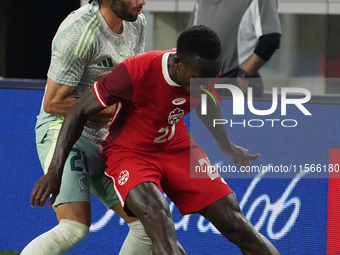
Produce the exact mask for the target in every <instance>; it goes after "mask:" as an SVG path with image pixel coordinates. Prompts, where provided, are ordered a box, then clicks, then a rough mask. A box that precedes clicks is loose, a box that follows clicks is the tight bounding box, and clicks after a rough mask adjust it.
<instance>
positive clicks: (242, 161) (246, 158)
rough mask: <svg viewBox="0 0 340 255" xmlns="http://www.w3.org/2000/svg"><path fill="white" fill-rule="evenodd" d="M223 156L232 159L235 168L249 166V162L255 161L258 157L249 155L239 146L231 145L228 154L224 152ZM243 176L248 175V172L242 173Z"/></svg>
mask: <svg viewBox="0 0 340 255" xmlns="http://www.w3.org/2000/svg"><path fill="white" fill-rule="evenodd" d="M224 154H226V155H229V156H231V157H232V159H231V160H232V162H233V163H234V166H236V167H242V166H244V167H247V166H250V160H256V159H258V158H259V157H260V154H259V153H257V154H256V155H251V154H249V151H248V150H247V149H244V148H242V147H240V146H237V145H233V146H232V148H231V150H229V151H228V152H224ZM244 175H245V176H247V175H248V171H245V172H244Z"/></svg>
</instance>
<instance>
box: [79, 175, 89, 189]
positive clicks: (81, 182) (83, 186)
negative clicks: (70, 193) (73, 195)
mask: <svg viewBox="0 0 340 255" xmlns="http://www.w3.org/2000/svg"><path fill="white" fill-rule="evenodd" d="M78 185H79V187H80V190H88V189H89V188H88V179H87V176H86V175H82V176H80V177H79V178H78Z"/></svg>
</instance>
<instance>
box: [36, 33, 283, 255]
mask: <svg viewBox="0 0 340 255" xmlns="http://www.w3.org/2000/svg"><path fill="white" fill-rule="evenodd" d="M220 68H221V44H220V40H219V38H218V36H217V35H216V33H215V32H214V31H212V30H211V29H209V28H207V27H204V26H196V27H191V28H188V29H186V30H185V31H183V32H182V33H181V35H180V36H179V38H178V41H177V50H176V51H166V52H161V51H154V52H150V53H146V54H143V55H139V56H135V57H132V58H129V59H127V60H126V61H124V62H123V63H122V64H120V65H119V66H118V67H116V68H115V69H114V71H113V72H112V73H110V74H108V75H107V76H105V77H104V78H102V79H101V80H99V81H98V82H96V83H95V84H94V85H93V91H90V92H88V93H86V94H85V95H84V96H83V97H81V98H79V99H78V100H77V101H76V103H75V104H74V107H72V109H71V110H70V111H69V113H68V116H66V118H65V121H64V124H63V127H62V129H61V131H60V134H59V138H58V142H57V146H56V149H55V153H54V156H53V159H52V162H51V165H50V167H49V171H48V174H47V175H45V176H43V177H42V178H41V179H40V180H39V181H38V182H37V183H36V185H35V187H34V189H33V191H32V196H31V200H32V201H36V203H37V202H40V203H41V201H43V202H45V201H46V199H47V197H48V196H49V195H50V194H51V193H52V194H55V193H57V192H58V186H59V184H60V182H61V179H60V176H61V173H62V170H63V164H64V163H65V159H66V157H67V155H68V153H69V151H70V150H71V148H72V145H73V143H74V142H75V141H76V140H77V139H78V137H79V136H80V134H81V131H82V128H83V126H84V123H85V122H86V120H87V119H88V118H89V117H90V116H92V115H94V114H95V113H97V112H99V111H100V110H102V109H103V107H108V106H109V105H112V104H114V103H116V102H119V104H118V107H117V110H116V113H115V117H114V118H115V121H114V122H113V124H112V125H111V127H110V134H109V136H108V137H107V139H106V141H105V142H104V144H103V149H104V157H105V158H106V164H107V167H108V168H107V170H106V175H107V176H109V177H110V178H111V179H112V182H113V185H114V187H115V189H116V191H117V194H118V196H119V198H120V200H121V202H122V205H123V206H124V209H125V211H126V212H127V213H128V214H130V215H135V216H137V217H138V218H139V219H140V220H141V222H142V223H143V225H144V228H145V231H146V232H147V234H148V235H149V236H150V238H151V240H152V246H153V254H162V255H164V254H179V253H180V252H179V250H178V246H177V239H176V233H175V228H174V224H173V222H172V219H171V215H170V210H169V206H168V203H167V201H166V199H165V198H164V196H163V194H162V193H161V188H162V189H163V190H164V191H165V193H166V194H167V195H168V196H169V198H170V199H171V200H172V201H173V202H174V203H175V204H176V206H177V207H178V208H179V210H180V211H181V213H182V214H188V213H195V212H199V213H200V214H201V215H203V216H204V217H205V218H207V219H208V220H209V221H210V222H211V223H213V224H214V226H215V227H216V228H217V229H218V230H219V231H220V232H221V233H222V234H223V235H224V236H225V237H226V238H228V239H229V240H230V241H231V242H233V243H234V244H236V245H237V246H238V247H239V248H240V249H241V251H242V252H243V254H279V252H278V251H277V250H276V249H275V247H274V246H273V245H272V244H271V243H270V242H269V241H268V240H267V239H266V238H265V237H264V236H262V235H261V234H260V233H258V232H257V231H256V230H255V229H254V228H253V226H252V225H251V223H250V222H249V221H248V220H247V219H246V217H245V216H244V215H243V213H242V212H241V210H240V208H239V205H238V202H237V200H236V197H235V196H234V194H233V193H232V191H231V189H230V188H229V187H228V185H227V184H226V183H225V182H224V180H223V179H222V178H221V177H220V176H218V177H214V178H210V179H209V178H206V179H202V178H197V179H190V163H191V164H192V165H198V161H199V160H201V159H207V156H206V154H205V153H204V151H203V150H202V149H201V148H200V147H199V146H198V145H196V144H195V142H194V141H193V140H192V139H191V138H190V137H189V136H188V134H187V129H186V126H185V124H184V120H183V116H184V115H185V114H186V113H188V112H189V111H190V110H192V109H191V108H192V107H194V106H196V105H198V104H199V103H200V102H199V97H197V98H194V99H191V102H190V97H189V95H190V93H191V94H195V93H196V92H197V91H199V89H198V88H196V89H194V91H193V90H192V89H191V88H190V78H192V77H216V76H217V75H218V73H219V71H220ZM196 100H197V101H196ZM193 101H195V102H193ZM190 103H191V104H190ZM212 105H213V104H212ZM197 108H199V107H197ZM208 108H209V109H211V107H210V106H209V107H208ZM197 113H198V114H199V111H197ZM220 115H221V114H220V111H219V109H217V110H215V111H213V112H210V113H209V114H208V115H205V116H200V117H201V120H202V121H203V123H204V124H205V125H206V126H207V127H208V128H209V130H210V131H211V133H212V134H213V136H214V137H215V138H217V137H218V138H219V139H216V140H217V142H218V144H219V146H220V148H221V150H222V152H223V153H225V154H226V155H229V156H231V157H232V160H233V162H234V164H235V165H236V166H238V167H240V166H247V165H249V160H255V159H257V158H258V157H259V154H257V155H250V154H249V153H248V151H247V150H246V149H243V148H241V147H238V146H236V145H234V144H233V143H232V142H231V141H230V139H229V137H228V135H227V132H226V129H225V126H224V125H219V127H217V128H212V125H211V123H212V119H217V118H221V116H220ZM221 138H223V139H221ZM190 153H191V156H190Z"/></svg>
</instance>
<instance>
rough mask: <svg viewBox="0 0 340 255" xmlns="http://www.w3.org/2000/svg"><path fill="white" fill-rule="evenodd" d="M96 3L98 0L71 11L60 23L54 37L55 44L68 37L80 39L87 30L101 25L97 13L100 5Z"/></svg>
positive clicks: (71, 39)
mask: <svg viewBox="0 0 340 255" xmlns="http://www.w3.org/2000/svg"><path fill="white" fill-rule="evenodd" d="M95 3H96V1H95V2H94V3H93V4H86V5H84V6H82V7H80V8H79V9H77V10H75V11H73V12H71V13H70V14H69V15H68V16H67V17H66V18H65V19H64V20H63V22H62V23H61V24H60V26H59V28H58V30H57V32H56V34H55V36H54V38H53V44H54V45H56V44H57V43H59V42H61V41H62V40H63V39H64V38H68V41H75V40H79V39H80V38H81V37H82V34H83V32H84V31H85V30H89V29H92V30H94V29H96V27H98V26H100V24H99V23H100V22H99V21H98V18H97V15H96V12H97V10H98V9H99V6H98V4H95Z"/></svg>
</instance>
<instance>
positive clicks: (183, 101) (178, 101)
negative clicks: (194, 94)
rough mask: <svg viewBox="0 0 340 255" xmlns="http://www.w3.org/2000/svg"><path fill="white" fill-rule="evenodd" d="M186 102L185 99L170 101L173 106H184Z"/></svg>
mask: <svg viewBox="0 0 340 255" xmlns="http://www.w3.org/2000/svg"><path fill="white" fill-rule="evenodd" d="M186 101H187V100H186V99H185V98H175V99H174V100H172V104H174V105H181V104H184V103H185V102H186Z"/></svg>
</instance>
